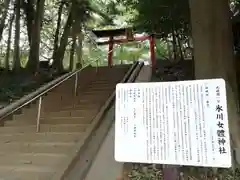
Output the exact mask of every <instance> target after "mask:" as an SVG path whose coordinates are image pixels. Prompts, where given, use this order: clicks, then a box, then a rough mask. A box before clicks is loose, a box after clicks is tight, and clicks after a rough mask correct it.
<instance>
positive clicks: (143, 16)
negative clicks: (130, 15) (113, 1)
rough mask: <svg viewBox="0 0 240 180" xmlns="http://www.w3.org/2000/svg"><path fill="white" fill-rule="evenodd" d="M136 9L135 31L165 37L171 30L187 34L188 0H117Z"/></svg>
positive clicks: (188, 18)
mask: <svg viewBox="0 0 240 180" xmlns="http://www.w3.org/2000/svg"><path fill="white" fill-rule="evenodd" d="M119 1H120V2H122V3H124V4H125V6H127V7H129V8H130V9H136V10H137V12H138V13H137V15H136V17H135V19H134V21H133V22H134V24H135V26H136V27H137V29H139V30H141V31H146V32H150V33H156V34H159V35H161V36H162V37H167V36H168V35H169V34H170V33H172V32H173V30H175V31H177V32H179V33H182V34H188V33H189V29H188V27H189V22H190V17H189V8H188V0H181V1H179V0H119Z"/></svg>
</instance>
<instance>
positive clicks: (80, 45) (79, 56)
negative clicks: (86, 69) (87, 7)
mask: <svg viewBox="0 0 240 180" xmlns="http://www.w3.org/2000/svg"><path fill="white" fill-rule="evenodd" d="M77 40H78V45H77V50H76V53H77V64H76V68H81V67H82V64H83V59H82V48H83V34H82V30H81V31H80V33H79V34H78V38H77Z"/></svg>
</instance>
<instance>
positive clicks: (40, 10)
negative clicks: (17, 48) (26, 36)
mask: <svg viewBox="0 0 240 180" xmlns="http://www.w3.org/2000/svg"><path fill="white" fill-rule="evenodd" d="M44 3H45V0H37V3H36V7H37V8H36V13H35V18H34V26H33V27H32V28H33V29H32V32H31V33H32V34H31V44H30V52H29V58H28V63H27V69H29V70H30V71H32V72H33V73H34V72H36V70H37V68H38V63H39V48H40V33H41V29H42V20H43V14H44Z"/></svg>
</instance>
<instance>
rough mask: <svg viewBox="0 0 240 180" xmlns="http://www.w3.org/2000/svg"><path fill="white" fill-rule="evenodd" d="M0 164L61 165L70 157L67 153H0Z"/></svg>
mask: <svg viewBox="0 0 240 180" xmlns="http://www.w3.org/2000/svg"><path fill="white" fill-rule="evenodd" d="M0 159H1V161H0V166H3V165H5V166H9V167H10V166H21V165H23V166H24V165H31V166H32V165H33V166H41V167H46V166H50V167H51V166H59V165H60V164H62V163H64V161H66V160H67V159H68V156H67V154H56V153H55V154H46V153H45V154H44V153H43V154H39V153H38V154H37V153H11V154H9V153H0Z"/></svg>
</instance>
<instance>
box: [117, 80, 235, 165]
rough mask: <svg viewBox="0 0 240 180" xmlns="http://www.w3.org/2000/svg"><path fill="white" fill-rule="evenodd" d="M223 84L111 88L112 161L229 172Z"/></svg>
mask: <svg viewBox="0 0 240 180" xmlns="http://www.w3.org/2000/svg"><path fill="white" fill-rule="evenodd" d="M226 104H227V102H226V88H225V81H224V80H223V79H209V80H194V81H177V82H158V83H127V84H118V85H117V87H116V122H115V159H116V161H120V162H139V163H156V164H172V165H189V166H206V167H207V166H210V167H226V168H227V167H231V150H230V141H229V127H228V116H227V105H226Z"/></svg>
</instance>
